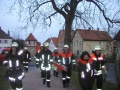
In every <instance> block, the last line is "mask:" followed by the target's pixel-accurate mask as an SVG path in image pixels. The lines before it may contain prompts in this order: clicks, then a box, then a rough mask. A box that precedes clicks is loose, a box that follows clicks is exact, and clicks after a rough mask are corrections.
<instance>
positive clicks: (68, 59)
mask: <svg viewBox="0 0 120 90" xmlns="http://www.w3.org/2000/svg"><path fill="white" fill-rule="evenodd" d="M61 57H62V65H65V66H66V67H67V68H72V64H73V63H75V58H74V55H73V54H72V52H70V51H69V52H68V53H67V54H66V53H65V52H62V53H61Z"/></svg>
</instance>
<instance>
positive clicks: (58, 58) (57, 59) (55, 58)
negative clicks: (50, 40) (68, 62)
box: [52, 48, 61, 77]
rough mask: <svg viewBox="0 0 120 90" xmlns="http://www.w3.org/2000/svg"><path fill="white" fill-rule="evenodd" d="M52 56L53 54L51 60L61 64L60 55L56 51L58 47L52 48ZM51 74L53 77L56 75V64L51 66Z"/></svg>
mask: <svg viewBox="0 0 120 90" xmlns="http://www.w3.org/2000/svg"><path fill="white" fill-rule="evenodd" d="M52 56H53V62H55V63H57V64H59V65H60V64H61V58H60V57H61V56H60V53H59V52H58V49H57V48H54V52H53V53H52ZM53 69H54V70H53V75H54V76H55V77H58V68H57V67H56V66H54V67H53Z"/></svg>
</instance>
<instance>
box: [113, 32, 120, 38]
mask: <svg viewBox="0 0 120 90" xmlns="http://www.w3.org/2000/svg"><path fill="white" fill-rule="evenodd" d="M114 39H115V40H120V30H119V31H118V33H117V34H116V35H115V37H114Z"/></svg>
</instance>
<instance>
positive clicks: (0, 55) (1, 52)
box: [0, 48, 10, 64]
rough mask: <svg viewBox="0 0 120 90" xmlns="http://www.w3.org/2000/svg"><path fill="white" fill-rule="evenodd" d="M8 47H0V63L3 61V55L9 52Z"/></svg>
mask: <svg viewBox="0 0 120 90" xmlns="http://www.w3.org/2000/svg"><path fill="white" fill-rule="evenodd" d="M9 51H10V48H4V49H0V64H1V63H3V61H4V58H5V56H6V55H7V54H8V53H9Z"/></svg>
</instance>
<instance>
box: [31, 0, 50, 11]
mask: <svg viewBox="0 0 120 90" xmlns="http://www.w3.org/2000/svg"><path fill="white" fill-rule="evenodd" d="M48 2H51V1H46V2H43V3H41V4H38V6H37V8H36V9H34V10H33V12H35V11H36V10H38V9H39V8H40V6H42V5H44V4H46V3H48Z"/></svg>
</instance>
